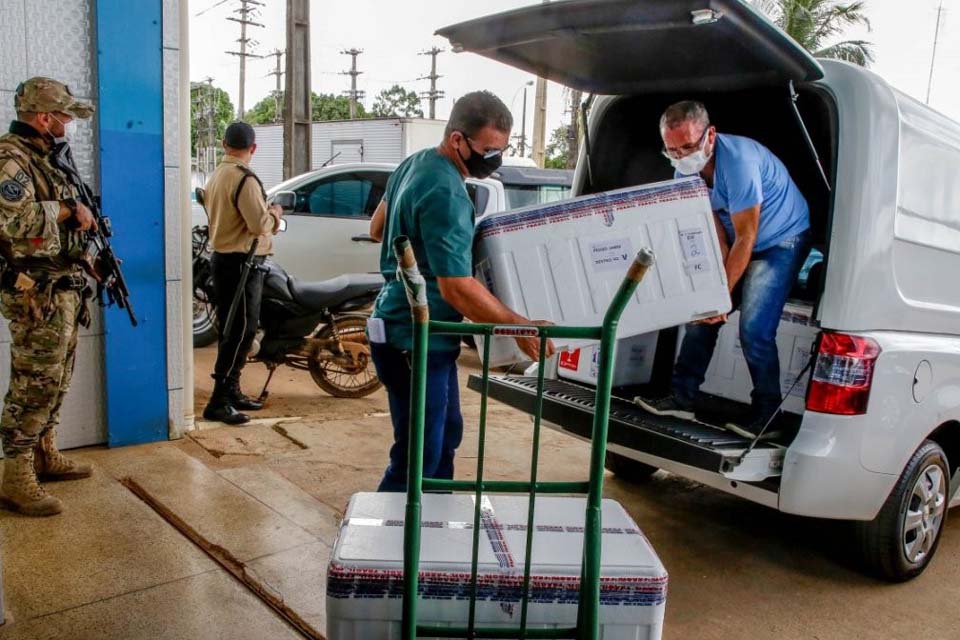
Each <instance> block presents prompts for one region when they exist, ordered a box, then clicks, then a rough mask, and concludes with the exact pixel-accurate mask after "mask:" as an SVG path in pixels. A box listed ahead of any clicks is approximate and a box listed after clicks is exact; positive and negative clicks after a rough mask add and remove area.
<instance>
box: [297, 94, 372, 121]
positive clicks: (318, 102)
mask: <svg viewBox="0 0 960 640" xmlns="http://www.w3.org/2000/svg"><path fill="white" fill-rule="evenodd" d="M310 103H311V105H312V108H313V120H314V122H319V121H324V120H349V119H350V99H349V98H347V96H335V95H333V94H332V93H321V94H316V93H314V94H313V95H312V96H311V98H310ZM369 117H370V115H369V114H368V113H367V110H366V109H365V108H364V107H363V104H361V103H360V102H357V118H369Z"/></svg>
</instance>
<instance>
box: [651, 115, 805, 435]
mask: <svg viewBox="0 0 960 640" xmlns="http://www.w3.org/2000/svg"><path fill="white" fill-rule="evenodd" d="M660 133H661V136H662V137H663V144H664V151H663V153H664V155H665V156H666V157H667V159H668V160H670V162H671V164H673V166H674V169H675V170H676V176H677V177H680V176H689V175H694V174H699V175H700V177H702V178H703V179H704V181H706V183H707V187H708V188H709V189H710V204H711V206H712V208H713V212H714V218H715V222H716V225H717V234H718V236H719V239H720V249H721V252H722V255H723V262H724V267H725V269H726V272H727V283H728V286H729V287H730V292H731V296H732V298H733V304H734V308H739V309H740V343H741V345H742V347H743V355H744V357H745V358H746V361H747V367H748V368H749V370H750V378H751V379H752V381H753V392H752V393H751V398H752V416H751V420H750V421H749V423H748V424H747V425H745V426H739V425H734V424H729V425H727V426H728V428H730V429H732V430H734V431H737V432H738V433H740V434H741V435H744V436H747V437H751V436H754V435H757V434H758V433H759V432H760V431H761V429H763V428H764V427H765V426H767V424H768V422H769V421H770V420H771V419H772V418H773V417H774V414H775V413H776V412H777V410H778V408H779V406H780V403H781V400H782V396H781V389H780V359H779V354H778V351H777V343H776V337H777V327H778V325H779V323H780V315H781V314H782V313H783V306H784V304H785V303H786V301H787V295H788V294H789V293H790V289H791V287H792V286H793V283H794V281H795V280H796V278H797V274H798V272H799V271H800V268H801V266H802V265H803V261H804V259H805V258H806V255H807V252H808V250H809V248H810V231H809V229H810V210H809V208H808V206H807V202H806V200H805V199H804V197H803V195H802V194H801V193H800V190H799V189H797V185H796V184H795V183H794V182H793V179H791V177H790V174H789V173H788V172H787V168H786V167H785V166H784V164H783V162H781V161H780V159H779V158H777V157H776V156H775V155H773V153H771V151H770V150H769V149H767V148H766V147H764V146H763V145H762V144H760V143H759V142H757V141H755V140H751V139H750V138H745V137H742V136H734V135H729V134H718V133H717V130H716V127H713V126H711V125H710V118H709V116H708V114H707V110H706V108H705V107H704V106H703V104H701V103H699V102H694V101H684V102H678V103H676V104H674V105H672V106H670V107H669V108H667V110H666V111H665V112H664V114H663V116H662V117H661V119H660ZM726 320H727V316H726V314H724V315H721V316H717V317H714V318H708V319H706V320H703V321H700V322H698V323H694V324H691V325H689V326H688V327H687V332H686V335H685V336H684V339H683V344H682V346H681V348H680V355H679V356H678V358H677V362H676V365H675V368H674V374H673V393H672V394H671V395H670V396H668V397H667V398H663V399H661V400H656V401H651V400H645V399H643V398H637V403H638V404H640V405H641V406H642V407H644V408H645V409H646V410H647V411H650V412H652V413H655V414H658V415H671V416H675V417H680V418H685V419H689V420H692V419H694V408H695V403H696V400H697V396H698V393H699V388H700V385H701V384H703V380H704V376H705V375H706V371H707V367H708V366H709V365H710V358H711V357H712V356H713V350H714V348H715V347H716V344H717V334H718V333H719V331H720V326H721V325H722V324H723V323H724V322H726ZM765 435H767V436H773V435H775V432H774V431H773V430H772V429H771V428H768V429H767V431H766V432H765Z"/></svg>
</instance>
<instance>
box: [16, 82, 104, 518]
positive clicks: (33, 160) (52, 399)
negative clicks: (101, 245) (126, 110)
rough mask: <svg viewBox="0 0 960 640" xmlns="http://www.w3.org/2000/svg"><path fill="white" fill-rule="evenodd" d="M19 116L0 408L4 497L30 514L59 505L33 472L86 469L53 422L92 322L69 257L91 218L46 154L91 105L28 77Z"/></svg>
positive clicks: (60, 476) (66, 475)
mask: <svg viewBox="0 0 960 640" xmlns="http://www.w3.org/2000/svg"><path fill="white" fill-rule="evenodd" d="M14 107H15V108H16V111H17V119H16V120H14V121H13V123H11V125H10V130H9V133H7V134H5V135H3V136H0V255H2V256H3V258H4V259H5V261H6V266H5V267H4V268H3V271H2V275H0V312H2V313H3V316H4V317H5V318H6V319H7V320H8V321H9V323H10V325H9V326H10V334H11V336H12V338H13V341H12V342H11V344H10V355H11V372H10V388H9V390H8V392H7V395H6V398H5V399H4V407H3V417H2V418H0V436H2V441H3V455H4V457H5V458H6V460H5V463H4V467H3V485H2V487H0V492H2V495H0V502H2V504H3V505H4V506H6V507H7V508H9V509H12V510H14V511H19V512H20V513H23V514H26V515H31V516H49V515H54V514H57V513H60V511H61V509H62V508H63V507H62V504H61V503H60V501H59V500H58V499H57V498H55V497H53V496H51V495H49V494H47V493H46V491H44V489H43V487H41V486H40V484H39V483H38V481H37V478H38V476H39V477H40V478H43V479H46V480H71V479H76V478H85V477H87V476H89V475H90V474H91V468H90V465H89V464H87V463H80V462H75V461H73V460H70V459H68V458H65V457H64V456H63V455H61V453H60V452H59V451H58V450H57V447H56V444H55V433H54V430H55V429H56V427H57V424H58V423H59V421H60V407H61V405H62V403H63V398H64V395H65V394H66V393H67V390H68V389H69V388H70V379H71V377H72V375H73V364H74V359H75V357H76V347H77V334H78V326H79V325H85V324H87V323H88V322H89V315H88V314H87V312H86V306H87V296H86V295H85V294H86V292H87V291H88V287H87V282H86V279H85V278H84V276H83V275H82V273H81V270H80V266H79V264H78V263H77V262H76V260H75V258H76V257H78V255H79V254H80V253H82V249H83V246H84V234H83V233H82V232H83V231H86V230H88V229H91V228H92V227H95V226H96V221H95V219H94V217H93V214H92V213H91V212H90V210H89V209H87V207H85V206H84V205H83V204H82V203H80V202H78V201H77V200H76V198H77V193H76V192H75V191H74V188H73V187H72V186H71V185H70V184H69V182H68V181H67V177H66V176H65V175H64V174H63V173H62V172H61V171H60V170H59V169H57V168H56V167H55V166H54V165H53V164H52V163H51V160H50V157H51V152H52V151H57V150H59V149H61V147H62V145H65V144H67V143H68V141H69V139H70V135H71V130H72V127H73V125H74V122H73V121H74V119H75V118H83V119H86V118H89V117H90V116H91V115H92V114H93V107H92V106H90V105H88V104H85V103H83V102H80V101H79V100H77V99H76V98H74V97H73V95H72V94H71V93H70V89H69V88H68V87H67V86H66V85H64V84H63V83H61V82H57V81H56V80H53V79H50V78H41V77H38V78H31V79H30V80H27V81H26V82H24V83H22V84H21V85H20V86H19V87H18V88H17V92H16V96H15V97H14Z"/></svg>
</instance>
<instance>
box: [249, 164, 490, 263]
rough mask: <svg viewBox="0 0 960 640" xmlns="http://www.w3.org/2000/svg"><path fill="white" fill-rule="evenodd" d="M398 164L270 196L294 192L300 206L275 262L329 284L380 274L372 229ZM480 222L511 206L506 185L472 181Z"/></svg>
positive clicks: (343, 167)
mask: <svg viewBox="0 0 960 640" xmlns="http://www.w3.org/2000/svg"><path fill="white" fill-rule="evenodd" d="M396 166H397V165H395V164H386V163H383V164H380V163H351V164H340V165H334V166H331V167H325V168H323V169H318V170H316V171H311V172H309V173H305V174H303V175H300V176H297V177H295V178H291V179H290V180H287V181H285V182H282V183H280V184H278V185H277V186H275V187H273V188H272V189H270V190H269V191H268V192H267V196H268V197H273V196H274V195H276V194H277V193H279V192H281V191H290V192H293V193H294V194H295V196H296V205H295V206H294V209H293V210H292V211H288V212H286V213H285V214H284V219H285V220H286V230H284V231H282V232H280V233H279V234H277V236H276V237H275V238H274V258H273V259H274V260H275V261H276V262H278V263H279V264H281V265H283V268H284V269H286V270H287V272H288V273H290V274H291V275H293V276H296V277H298V278H301V279H304V280H325V279H327V278H334V277H336V276H339V275H341V274H344V273H363V272H368V271H378V270H379V266H380V244H379V243H376V242H374V241H373V239H372V238H371V237H370V235H369V233H368V230H369V227H370V217H371V216H372V215H373V212H374V210H375V209H376V208H377V205H378V204H379V203H380V200H381V199H382V198H383V194H384V192H385V191H386V188H387V180H388V179H389V178H390V174H392V173H393V171H394V169H396ZM467 191H468V193H469V194H470V198H471V199H472V200H473V203H474V205H475V206H476V210H477V217H478V218H480V217H481V216H483V215H486V214H488V213H490V212H493V211H502V210H503V209H504V208H506V202H507V200H506V195H505V193H504V188H503V184H501V183H500V182H499V181H497V180H493V179H490V178H487V179H486V180H475V179H473V178H469V179H468V180H467Z"/></svg>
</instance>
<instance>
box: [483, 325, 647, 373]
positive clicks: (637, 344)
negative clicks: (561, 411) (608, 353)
mask: <svg viewBox="0 0 960 640" xmlns="http://www.w3.org/2000/svg"><path fill="white" fill-rule="evenodd" d="M659 336H660V333H659V332H657V331H654V332H652V333H641V334H640V335H638V336H630V337H629V338H620V339H619V340H617V357H616V360H615V361H614V369H613V386H615V387H625V386H628V385H632V384H646V383H648V382H650V378H651V377H653V359H654V356H656V353H657V338H658V337H659ZM491 347H492V345H491ZM599 373H600V343H598V342H591V343H589V344H586V345H584V346H582V347H577V348H575V349H569V350H567V351H561V352H560V355H559V359H558V362H557V375H558V376H560V377H561V378H566V379H567V380H576V381H577V382H585V383H587V384H590V385H594V386H596V384H597V376H598V375H599Z"/></svg>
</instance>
